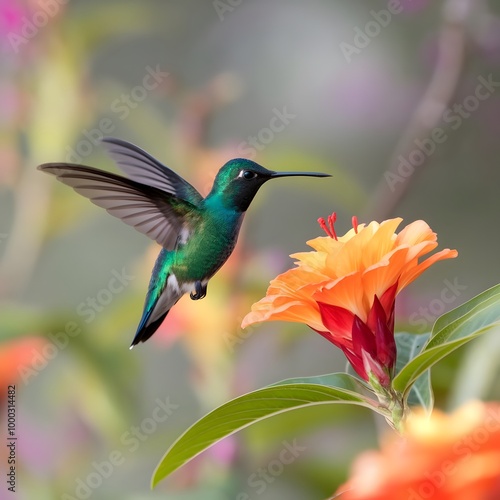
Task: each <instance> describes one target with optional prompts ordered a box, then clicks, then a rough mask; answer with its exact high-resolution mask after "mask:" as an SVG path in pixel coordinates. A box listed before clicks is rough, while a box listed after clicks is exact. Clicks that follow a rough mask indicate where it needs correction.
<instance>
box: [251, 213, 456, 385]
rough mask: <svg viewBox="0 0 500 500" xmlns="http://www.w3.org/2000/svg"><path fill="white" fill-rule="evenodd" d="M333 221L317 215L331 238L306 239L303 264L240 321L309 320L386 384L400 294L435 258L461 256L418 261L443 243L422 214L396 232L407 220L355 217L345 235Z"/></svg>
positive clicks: (360, 369) (361, 370)
mask: <svg viewBox="0 0 500 500" xmlns="http://www.w3.org/2000/svg"><path fill="white" fill-rule="evenodd" d="M335 220H336V214H332V215H331V216H330V217H328V225H327V222H326V221H325V220H324V219H319V220H318V222H319V223H320V226H321V227H322V228H323V229H324V230H325V232H326V233H327V235H328V236H326V237H319V238H315V239H313V240H310V241H308V242H307V244H308V245H309V246H311V247H312V248H313V249H314V251H313V252H303V253H296V254H292V255H291V257H295V258H297V259H298V261H297V262H296V264H297V267H295V268H293V269H290V270H288V271H286V272H285V273H283V274H281V275H279V276H278V277H277V278H276V279H274V280H273V281H271V283H270V286H269V288H268V290H267V294H266V297H264V298H263V299H261V300H260V301H259V302H257V303H256V304H254V305H253V306H252V311H251V312H250V313H249V314H248V315H247V316H246V317H245V318H244V320H243V324H242V326H243V327H246V326H248V325H250V324H252V323H257V322H260V321H272V320H285V321H295V322H299V323H305V324H307V325H309V326H310V327H311V328H312V329H313V330H316V331H317V332H318V333H320V334H321V335H323V336H324V337H325V338H326V339H327V340H329V341H330V342H332V343H333V344H334V345H336V346H337V347H339V348H340V349H342V351H343V352H344V354H345V355H346V357H347V359H348V360H349V362H350V363H351V364H352V366H353V368H354V369H355V370H356V372H357V373H358V374H359V375H360V376H361V377H362V378H363V379H365V380H369V374H370V373H372V374H373V375H374V376H375V377H376V379H377V380H378V381H379V383H380V384H382V386H384V387H387V386H388V385H389V382H390V379H391V377H392V372H393V368H394V362H395V359H396V344H395V341H394V303H395V297H396V295H397V294H398V293H399V292H400V291H401V290H402V289H403V288H404V287H406V286H407V285H409V284H410V283H411V282H412V281H413V280H414V279H416V278H417V277H418V276H420V274H422V273H423V272H424V271H425V270H426V269H427V268H428V267H430V266H431V265H432V264H434V263H435V262H437V261H439V260H443V259H449V258H453V257H456V256H457V255H458V254H457V251H456V250H449V249H445V250H442V251H440V252H437V253H435V254H434V255H432V256H430V257H429V258H427V259H426V260H424V261H422V262H419V258H420V257H422V256H423V255H426V254H428V253H429V252H431V251H432V250H434V249H435V248H436V247H437V236H436V233H434V232H432V230H431V229H430V227H429V226H428V225H427V223H425V222H424V221H421V220H419V221H416V222H413V223H411V224H409V225H408V226H406V227H405V228H404V229H403V230H402V231H401V232H400V233H399V234H396V232H395V231H396V229H397V227H398V226H399V225H400V224H401V222H402V219H401V218H396V219H390V220H386V221H384V222H382V223H380V224H379V223H377V222H371V223H370V224H368V225H365V224H359V225H358V223H357V219H356V218H355V217H353V229H351V230H350V231H348V232H347V233H346V234H345V235H344V236H341V237H337V235H336V232H335V227H334V224H335Z"/></svg>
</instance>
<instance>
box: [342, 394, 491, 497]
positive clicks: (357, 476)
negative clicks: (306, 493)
mask: <svg viewBox="0 0 500 500" xmlns="http://www.w3.org/2000/svg"><path fill="white" fill-rule="evenodd" d="M405 427H406V432H405V436H404V437H402V438H401V437H396V436H395V435H394V434H392V435H391V436H390V437H389V438H388V439H387V440H386V441H385V442H384V443H383V445H382V450H381V451H380V452H376V451H371V452H366V453H364V454H362V455H361V456H360V457H358V458H357V460H356V461H355V462H354V465H353V470H352V476H351V478H350V479H349V481H348V482H347V483H345V484H344V485H342V486H341V487H340V488H339V489H338V491H337V494H340V493H342V495H340V498H341V499H342V500H400V499H401V498H406V499H408V500H423V499H426V500H496V499H498V498H500V403H488V404H485V403H481V402H478V401H474V402H471V403H468V404H467V405H465V406H463V407H462V408H459V409H458V410H457V411H455V412H454V413H453V414H452V415H449V416H448V415H445V414H443V413H441V412H438V411H435V412H434V413H433V414H432V416H431V418H430V419H429V417H427V416H426V415H425V414H424V412H423V411H421V412H420V413H416V414H414V415H412V416H411V417H410V418H409V419H408V420H407V422H406V425H405ZM334 498H335V497H334Z"/></svg>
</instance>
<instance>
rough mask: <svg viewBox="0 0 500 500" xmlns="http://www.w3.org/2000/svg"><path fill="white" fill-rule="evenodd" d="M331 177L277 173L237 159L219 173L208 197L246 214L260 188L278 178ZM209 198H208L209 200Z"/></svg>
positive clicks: (300, 173) (228, 163)
mask: <svg viewBox="0 0 500 500" xmlns="http://www.w3.org/2000/svg"><path fill="white" fill-rule="evenodd" d="M291 176H304V177H330V174H322V173H318V172H275V171H273V170H268V169H267V168H264V167H263V166H261V165H259V164H258V163H255V162H254V161H252V160H246V159H244V158H235V159H233V160H229V161H228V162H227V163H226V164H225V165H223V166H222V168H221V169H220V170H219V172H218V173H217V176H216V177H215V180H214V185H213V187H212V191H210V194H209V195H208V197H213V196H218V197H220V199H221V200H222V202H223V204H224V205H225V206H227V207H230V208H234V209H235V210H238V211H240V212H245V211H246V210H247V208H248V207H249V205H250V203H251V202H252V200H253V198H254V196H255V195H256V193H257V191H258V190H259V188H260V186H262V184H264V182H267V181H268V180H270V179H276V178H278V177H291ZM208 197H207V198H208Z"/></svg>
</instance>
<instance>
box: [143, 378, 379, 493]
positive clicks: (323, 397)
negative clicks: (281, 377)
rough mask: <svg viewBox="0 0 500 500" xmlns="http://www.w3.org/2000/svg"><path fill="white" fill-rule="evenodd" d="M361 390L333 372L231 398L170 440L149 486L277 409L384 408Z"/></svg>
mask: <svg viewBox="0 0 500 500" xmlns="http://www.w3.org/2000/svg"><path fill="white" fill-rule="evenodd" d="M312 381H315V382H312ZM318 381H321V382H322V383H318ZM323 383H325V384H326V385H322V384H323ZM363 392H364V385H363V384H361V383H360V382H359V381H358V380H356V379H355V378H354V377H351V376H350V375H347V374H345V373H334V374H331V375H325V376H322V377H311V378H305V379H290V380H285V381H283V382H279V383H278V384H275V385H273V386H269V387H265V388H263V389H259V390H257V391H253V392H250V393H248V394H245V395H243V396H240V397H238V398H236V399H233V400H232V401H229V402H227V403H225V404H224V405H222V406H220V407H219V408H216V409H215V410H213V411H212V412H210V413H209V414H207V415H205V416H204V417H202V418H201V419H200V420H198V422H196V423H195V424H193V425H192V426H191V427H190V428H189V429H188V430H187V431H186V432H184V434H182V436H180V437H179V438H178V439H177V441H175V442H174V444H173V445H172V446H171V447H170V448H169V450H168V451H167V452H166V453H165V455H164V456H163V458H162V459H161V461H160V463H159V464H158V466H157V468H156V470H155V472H154V473H153V478H152V487H153V488H154V487H155V486H156V484H158V482H159V481H161V480H162V479H164V478H165V477H166V476H168V475H169V474H170V473H171V472H173V471H175V470H176V469H178V468H179V467H181V466H182V465H184V464H185V463H186V462H188V461H189V460H191V459H193V458H194V457H196V456H197V455H199V454H200V453H201V452H202V451H204V450H206V449H207V448H209V447H210V446H212V445H213V444H215V443H217V442H218V441H220V440H221V439H223V438H225V437H227V436H230V435H231V434H234V433H235V432H236V431H238V430H240V429H243V428H245V427H248V426H249V425H251V424H254V423H255V422H258V421H260V420H263V419H265V418H268V417H271V416H273V415H277V414H279V413H283V412H286V411H291V410H296V409H299V408H306V407H309V406H313V405H320V404H329V403H330V404H331V403H337V404H339V403H341V404H342V403H344V404H346V403H351V404H355V405H359V406H365V407H367V408H370V409H372V410H374V411H377V412H379V413H381V414H384V409H383V408H382V407H380V406H379V405H378V403H376V402H375V401H373V400H371V399H370V398H368V397H367V396H365V395H364V394H363ZM384 415H385V414H384Z"/></svg>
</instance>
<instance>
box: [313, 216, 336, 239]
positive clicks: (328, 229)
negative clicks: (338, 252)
mask: <svg viewBox="0 0 500 500" xmlns="http://www.w3.org/2000/svg"><path fill="white" fill-rule="evenodd" d="M336 220H337V214H336V213H335V212H333V214H332V215H329V216H328V226H327V225H326V221H325V219H324V218H323V217H320V218H319V219H318V224H319V226H320V227H321V229H323V231H324V232H325V233H326V234H327V235H328V236H330V238H335V239H336V240H338V238H337V233H336V232H335V221H336Z"/></svg>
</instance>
